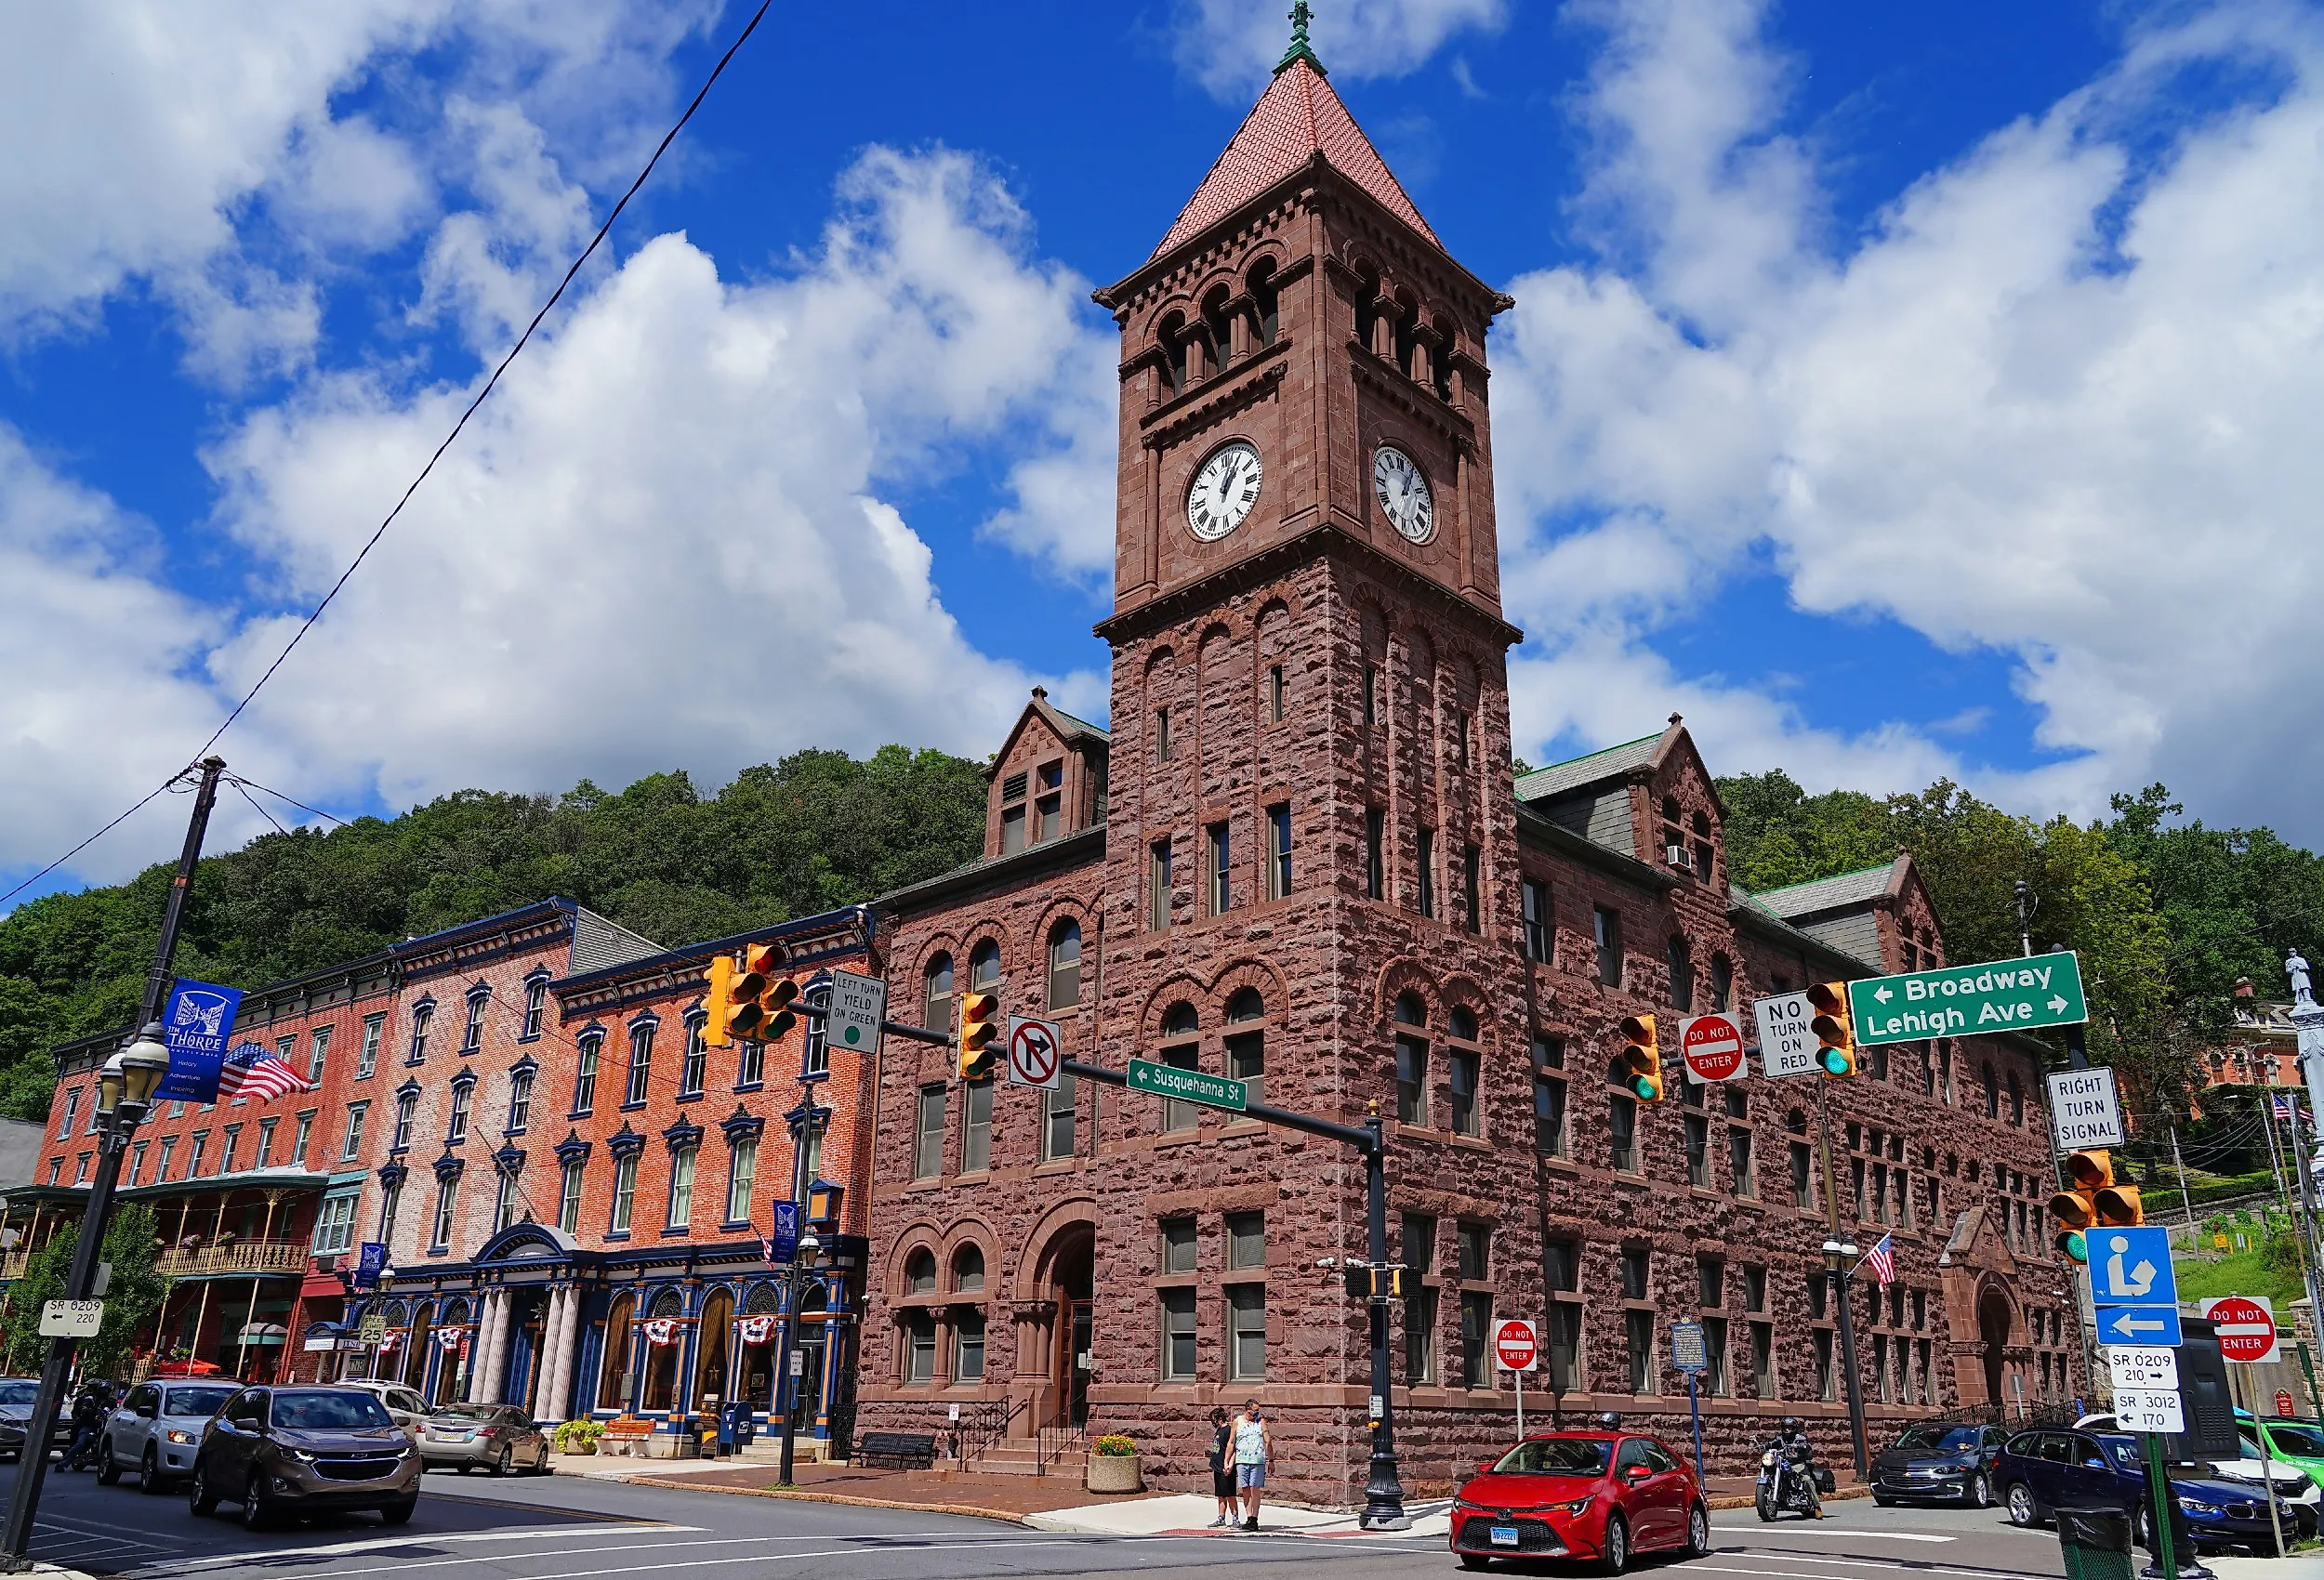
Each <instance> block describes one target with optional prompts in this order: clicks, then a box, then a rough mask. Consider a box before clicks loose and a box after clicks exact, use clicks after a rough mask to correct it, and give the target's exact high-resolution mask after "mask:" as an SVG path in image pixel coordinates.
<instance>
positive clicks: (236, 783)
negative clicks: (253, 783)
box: [226, 779, 290, 839]
mask: <svg viewBox="0 0 2324 1580" xmlns="http://www.w3.org/2000/svg"><path fill="white" fill-rule="evenodd" d="M226 783H229V784H231V785H232V786H233V787H234V788H235V790H237V791H238V792H240V793H241V796H242V798H243V799H244V800H245V801H247V802H249V803H250V810H253V811H255V812H257V814H258V815H259V816H260V817H262V818H264V819H266V821H267V822H269V823H273V824H274V832H275V833H277V834H279V835H281V836H283V837H284V838H285V839H288V838H289V837H290V830H289V829H287V828H284V826H283V824H282V823H281V821H280V820H279V819H277V818H276V817H275V815H274V814H273V813H272V812H270V811H268V810H266V809H265V808H264V807H262V806H260V805H258V798H257V797H256V796H253V795H252V794H251V793H250V792H249V791H248V790H246V789H244V787H243V783H242V781H241V780H239V779H230V780H228V781H227V782H226Z"/></svg>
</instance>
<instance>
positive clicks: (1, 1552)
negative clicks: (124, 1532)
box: [0, 1020, 169, 1570]
mask: <svg viewBox="0 0 2324 1580" xmlns="http://www.w3.org/2000/svg"><path fill="white" fill-rule="evenodd" d="M168 1073H169V1050H168V1049H167V1048H165V1047H163V1046H162V1027H161V1022H160V1021H158V1020H154V1021H149V1022H148V1023H147V1025H146V1027H145V1029H144V1030H143V1031H142V1032H140V1033H139V1034H138V1037H137V1040H136V1041H135V1042H133V1043H131V1044H130V1045H129V1046H128V1047H125V1048H122V1049H121V1050H119V1051H118V1052H116V1053H115V1054H114V1055H113V1056H112V1058H111V1059H108V1060H106V1061H105V1063H104V1067H103V1068H102V1069H100V1070H99V1072H98V1073H97V1118H98V1135H99V1143H98V1144H99V1156H98V1160H97V1178H96V1179H95V1181H94V1182H93V1183H92V1184H91V1185H90V1187H89V1197H88V1208H87V1210H86V1212H84V1213H83V1214H82V1217H81V1237H80V1240H79V1242H78V1243H77V1244H75V1245H74V1246H73V1266H72V1270H71V1271H68V1272H67V1273H66V1274H65V1282H64V1297H65V1298H66V1299H68V1300H86V1299H87V1298H88V1296H89V1287H90V1285H91V1284H94V1283H95V1282H96V1279H97V1257H98V1253H99V1250H100V1249H102V1248H103V1245H104V1243H105V1219H106V1218H107V1216H108V1215H109V1214H110V1213H111V1212H112V1200H113V1187H114V1185H115V1184H116V1183H117V1182H118V1181H119V1179H120V1178H121V1153H122V1151H123V1149H124V1148H125V1147H126V1146H127V1145H128V1140H129V1134H130V1132H131V1131H133V1130H135V1129H136V1128H137V1127H138V1126H139V1125H142V1124H144V1123H145V1116H146V1114H147V1113H149V1112H151V1110H152V1101H153V1089H154V1088H155V1087H156V1086H160V1085H161V1084H162V1077H163V1076H165V1075H166V1074H168ZM72 1370H73V1340H72V1339H70V1338H57V1339H52V1340H50V1341H49V1345H48V1361H47V1363H46V1365H45V1366H43V1367H42V1369H41V1376H40V1393H39V1396H38V1398H37V1399H36V1401H35V1402H34V1403H33V1414H32V1418H31V1419H30V1420H29V1421H27V1422H26V1424H25V1429H24V1452H23V1454H22V1455H20V1456H19V1459H18V1464H17V1471H16V1489H15V1494H14V1495H13V1496H12V1497H10V1499H9V1500H8V1515H7V1527H6V1530H5V1533H0V1562H4V1563H5V1565H6V1567H7V1568H9V1569H11V1570H22V1569H29V1568H31V1567H32V1560H30V1558H29V1557H28V1556H27V1553H28V1550H29V1549H30V1547H32V1541H33V1516H34V1515H35V1514H36V1513H37V1512H38V1510H39V1508H40V1490H41V1484H42V1483H43V1482H44V1481H46V1479H47V1476H48V1434H49V1429H50V1424H51V1423H52V1422H54V1421H55V1420H56V1418H57V1411H58V1409H59V1406H60V1405H61V1404H62V1403H63V1402H64V1389H65V1379H66V1378H67V1376H70V1375H71V1373H72Z"/></svg>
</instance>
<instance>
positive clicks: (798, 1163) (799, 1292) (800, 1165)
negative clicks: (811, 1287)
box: [774, 1071, 831, 1486]
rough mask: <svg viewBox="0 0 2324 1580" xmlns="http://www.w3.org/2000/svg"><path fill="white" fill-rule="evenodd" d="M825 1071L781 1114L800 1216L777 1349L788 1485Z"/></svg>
mask: <svg viewBox="0 0 2324 1580" xmlns="http://www.w3.org/2000/svg"><path fill="white" fill-rule="evenodd" d="M822 1079H823V1076H822V1074H821V1073H813V1072H812V1071H811V1072H807V1073H802V1074H801V1075H800V1076H799V1082H800V1085H801V1086H805V1087H806V1096H804V1097H802V1098H801V1099H799V1102H798V1104H797V1105H796V1106H794V1107H793V1108H792V1109H791V1111H790V1113H786V1114H785V1115H784V1116H783V1117H784V1118H785V1119H786V1120H788V1121H789V1122H790V1126H791V1200H792V1201H793V1202H794V1203H795V1204H797V1208H798V1211H799V1215H800V1230H799V1245H798V1248H797V1249H795V1250H794V1251H793V1252H792V1253H791V1271H790V1275H789V1277H787V1278H786V1280H785V1281H784V1288H785V1290H786V1294H785V1297H784V1302H783V1306H784V1310H783V1342H782V1345H781V1347H780V1348H779V1349H778V1350H776V1352H775V1374H774V1399H775V1402H776V1403H777V1404H778V1405H780V1406H782V1410H783V1459H782V1466H781V1469H780V1471H779V1473H778V1474H777V1475H776V1477H775V1482H776V1484H777V1485H779V1486H788V1485H790V1481H791V1458H792V1451H793V1447H794V1443H795V1440H796V1439H797V1437H798V1435H799V1398H798V1392H799V1390H798V1389H797V1388H796V1387H795V1386H794V1383H793V1379H792V1376H791V1356H792V1355H793V1353H794V1352H795V1351H796V1350H797V1347H798V1344H799V1306H800V1303H801V1301H802V1300H803V1299H804V1297H805V1295H806V1282H807V1281H806V1277H805V1274H806V1273H807V1271H808V1264H809V1263H810V1262H811V1261H812V1259H813V1258H814V1257H815V1255H816V1253H818V1252H819V1251H821V1250H822V1249H823V1242H822V1241H821V1240H819V1239H818V1238H816V1235H815V1231H814V1230H813V1229H812V1228H811V1227H808V1221H809V1220H808V1218H807V1213H808V1209H809V1207H810V1205H811V1204H810V1202H809V1200H808V1195H809V1190H810V1187H811V1186H812V1183H813V1178H814V1176H813V1174H812V1172H811V1171H810V1169H809V1168H808V1162H809V1158H808V1154H809V1153H810V1152H812V1151H814V1139H815V1137H816V1136H818V1135H820V1134H821V1133H822V1130H823V1127H824V1126H825V1125H827V1124H829V1123H830V1122H831V1111H830V1110H829V1109H827V1108H825V1107H824V1106H823V1105H822V1104H821V1103H819V1102H817V1101H816V1100H815V1084H816V1083H817V1082H819V1081H821V1080H822Z"/></svg>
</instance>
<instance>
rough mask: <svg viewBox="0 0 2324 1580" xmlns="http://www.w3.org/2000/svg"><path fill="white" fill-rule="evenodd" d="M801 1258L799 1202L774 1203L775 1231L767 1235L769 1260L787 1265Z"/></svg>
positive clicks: (779, 1264)
mask: <svg viewBox="0 0 2324 1580" xmlns="http://www.w3.org/2000/svg"><path fill="white" fill-rule="evenodd" d="M798 1259H799V1204H798V1203H797V1202H777V1203H775V1204H774V1232H772V1234H770V1235H768V1236H767V1260H768V1261H770V1262H772V1264H773V1265H775V1266H776V1267H787V1266H789V1265H790V1264H791V1263H792V1262H795V1261H797V1260H798Z"/></svg>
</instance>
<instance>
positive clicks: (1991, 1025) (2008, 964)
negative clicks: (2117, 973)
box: [1848, 949, 2090, 1047]
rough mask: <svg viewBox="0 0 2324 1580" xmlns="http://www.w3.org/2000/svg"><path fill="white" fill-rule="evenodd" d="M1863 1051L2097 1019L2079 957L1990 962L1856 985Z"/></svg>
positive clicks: (1851, 991)
mask: <svg viewBox="0 0 2324 1580" xmlns="http://www.w3.org/2000/svg"><path fill="white" fill-rule="evenodd" d="M1848 1016H1849V1019H1850V1020H1853V1021H1854V1022H1855V1040H1856V1044H1857V1046H1858V1047H1869V1046H1871V1045H1873V1044H1877V1043H1908V1042H1918V1041H1920V1040H1921V1038H1923V1037H1959V1036H1974V1034H1977V1033H1979V1032H2030V1031H2035V1030H2038V1029H2040V1027H2043V1026H2077V1025H2080V1024H2081V1022H2083V1021H2084V1020H2089V1019H2090V1007H2089V1006H2088V1004H2087V1003H2085V1002H2084V1000H2083V998H2082V973H2081V968H2080V966H2079V965H2078V964H2077V963H2076V961H2075V958H2074V952H2073V951H2072V950H2070V949H2062V950H2059V951H2058V952H2057V953H2056V954H2054V955H2030V956H2027V958H2025V959H2022V960H1988V961H1986V962H1984V963H1983V964H1980V965H1975V966H1947V967H1944V968H1940V969H1938V970H1934V971H1908V972H1906V973H1904V974H1903V975H1901V976H1895V977H1868V978H1866V979H1865V980H1863V981H1855V982H1850V983H1849V984H1848Z"/></svg>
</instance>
